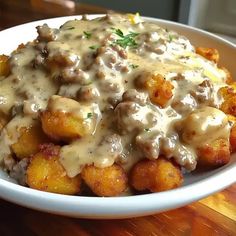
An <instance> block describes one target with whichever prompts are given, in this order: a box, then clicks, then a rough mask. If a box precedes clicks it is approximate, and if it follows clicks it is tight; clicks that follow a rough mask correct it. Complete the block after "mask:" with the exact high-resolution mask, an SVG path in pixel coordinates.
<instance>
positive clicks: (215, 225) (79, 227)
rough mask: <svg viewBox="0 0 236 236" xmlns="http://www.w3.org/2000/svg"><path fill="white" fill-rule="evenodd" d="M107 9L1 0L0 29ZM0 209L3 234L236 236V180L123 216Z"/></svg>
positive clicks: (58, 1) (51, 0) (56, 0)
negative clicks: (189, 199)
mask: <svg viewBox="0 0 236 236" xmlns="http://www.w3.org/2000/svg"><path fill="white" fill-rule="evenodd" d="M104 12H107V9H104V8H101V7H98V6H92V5H87V4H74V3H73V2H72V1H71V0H47V1H43V0H0V29H4V28H7V27H10V26H13V25H17V24H21V23H25V22H30V21H33V20H38V19H43V18H50V17H56V16H64V15H72V14H73V15H74V14H84V13H104ZM190 194H191V193H190ZM0 212H1V214H0V236H12V235H13V236H14V235H17V236H21V235H23V236H31V235H32V236H33V235H39V236H54V235H56V236H67V235H68V236H90V235H98V236H102V235H109V236H131V235H138V236H145V235H150V236H154V235H158V236H159V235H161V236H162V235H168V236H187V235H192V236H208V235H210V236H215V235H220V236H224V235H230V236H234V235H236V184H234V185H232V186H230V187H229V188H227V189H225V190H224V191H222V192H220V193H217V194H215V195H212V196H209V197H207V198H205V199H203V200H201V201H199V202H195V203H193V204H190V205H188V206H185V207H182V208H179V209H175V210H172V211H168V212H163V213H160V214H156V215H152V216H146V217H139V218H132V219H125V220H85V219H73V218H68V217H62V216H56V215H51V214H47V213H42V212H38V211H34V210H30V209H26V208H24V207H20V206H17V205H14V204H12V203H8V202H6V201H4V200H0Z"/></svg>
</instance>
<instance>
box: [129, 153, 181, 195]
mask: <svg viewBox="0 0 236 236" xmlns="http://www.w3.org/2000/svg"><path fill="white" fill-rule="evenodd" d="M129 180H130V184H131V185H132V186H133V187H134V189H136V190H138V191H143V190H149V191H151V192H161V191H166V190H170V189H174V188H177V187H179V186H181V185H182V183H183V175H182V173H181V171H180V168H179V167H178V166H177V165H175V164H173V163H172V162H171V161H169V160H167V159H165V158H163V157H159V158H158V159H157V160H148V159H144V160H141V161H139V162H138V163H136V164H135V165H134V167H133V168H132V170H131V172H130V179H129Z"/></svg>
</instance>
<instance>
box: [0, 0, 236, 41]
mask: <svg viewBox="0 0 236 236" xmlns="http://www.w3.org/2000/svg"><path fill="white" fill-rule="evenodd" d="M111 10H112V11H116V12H121V13H126V12H129V13H136V12H139V13H140V15H144V16H152V17H156V18H161V19H166V20H171V21H176V22H180V23H184V24H188V25H191V26H195V27H198V28H202V29H205V30H207V31H211V32H214V33H217V34H219V35H221V36H223V37H226V38H228V39H230V40H231V41H233V42H235V43H236V0H145V1H144V0H136V1H127V0H118V1H117V0H109V1H107V0H74V1H73V0H0V30H2V29H5V28H8V27H11V26H14V25H18V24H22V23H25V22H30V21H33V20H39V19H45V18H51V17H57V16H66V15H76V14H91V13H106V12H109V11H111Z"/></svg>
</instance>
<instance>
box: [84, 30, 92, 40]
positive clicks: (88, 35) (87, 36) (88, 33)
mask: <svg viewBox="0 0 236 236" xmlns="http://www.w3.org/2000/svg"><path fill="white" fill-rule="evenodd" d="M84 36H85V38H86V39H90V38H91V36H92V33H90V32H86V31H84Z"/></svg>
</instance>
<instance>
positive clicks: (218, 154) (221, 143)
mask: <svg viewBox="0 0 236 236" xmlns="http://www.w3.org/2000/svg"><path fill="white" fill-rule="evenodd" d="M229 161H230V147H229V141H228V140H226V139H217V140H215V141H213V142H211V143H209V144H205V145H204V146H203V147H199V148H198V164H199V165H200V166H205V167H219V166H223V165H225V164H227V163H228V162H229Z"/></svg>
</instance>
